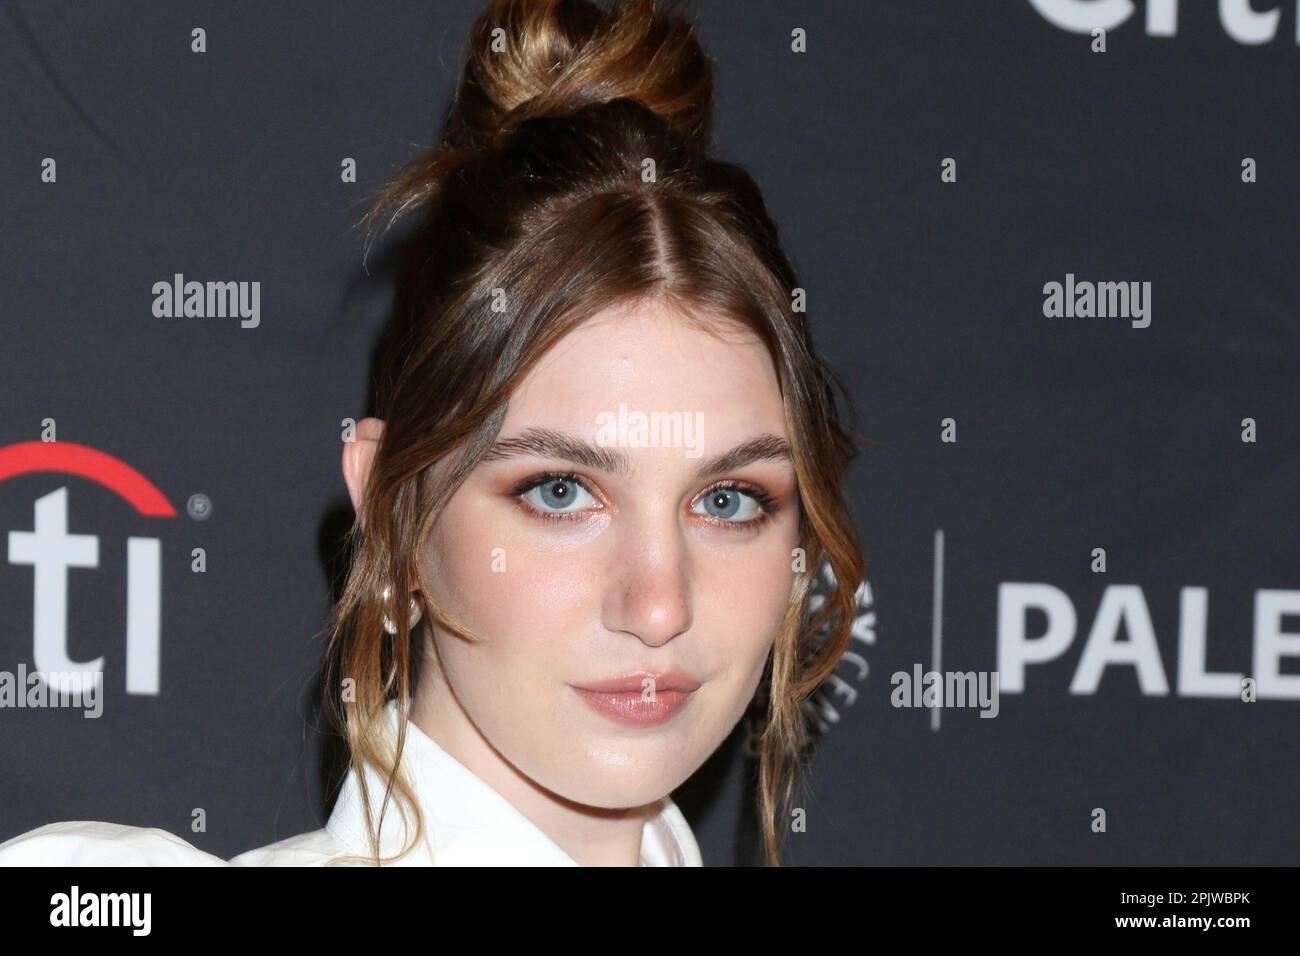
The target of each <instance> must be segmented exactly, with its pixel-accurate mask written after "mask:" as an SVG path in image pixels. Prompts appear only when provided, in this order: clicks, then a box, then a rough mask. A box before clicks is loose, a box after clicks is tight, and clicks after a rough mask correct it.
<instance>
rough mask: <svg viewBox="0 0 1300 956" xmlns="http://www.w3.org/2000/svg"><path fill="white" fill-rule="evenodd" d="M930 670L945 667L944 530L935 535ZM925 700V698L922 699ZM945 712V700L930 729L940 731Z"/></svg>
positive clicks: (936, 671) (934, 716)
mask: <svg viewBox="0 0 1300 956" xmlns="http://www.w3.org/2000/svg"><path fill="white" fill-rule="evenodd" d="M930 643H931V647H930V658H931V660H930V669H931V670H933V671H934V672H935V673H936V674H937V673H939V671H940V670H941V668H942V665H943V529H942V528H940V529H939V530H938V531H936V532H935V533H934V627H933V628H932V630H931V636H930ZM922 699H924V698H922ZM941 710H943V698H942V696H941V697H940V698H939V706H938V707H935V708H934V709H933V710H932V711H930V729H931V730H938V729H939V712H940V711H941Z"/></svg>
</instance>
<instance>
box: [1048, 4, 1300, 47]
mask: <svg viewBox="0 0 1300 956" xmlns="http://www.w3.org/2000/svg"><path fill="white" fill-rule="evenodd" d="M1029 3H1030V5H1031V6H1032V7H1033V8H1034V9H1035V10H1037V11H1038V13H1039V14H1040V15H1041V16H1042V17H1043V19H1044V20H1046V21H1047V22H1048V23H1050V24H1052V25H1053V26H1056V27H1060V28H1061V29H1062V30H1069V31H1070V32H1071V33H1089V34H1090V33H1092V31H1093V30H1113V29H1115V27H1117V26H1119V25H1120V24H1122V23H1124V22H1125V21H1126V20H1128V19H1129V17H1131V16H1133V14H1134V13H1135V12H1136V11H1137V4H1135V3H1133V2H1132V0H1029ZM1260 5H1261V6H1263V4H1260ZM1145 6H1146V33H1147V36H1152V37H1172V36H1177V35H1178V0H1147V2H1146V5H1145ZM1271 6H1272V9H1269V10H1254V9H1251V5H1250V2H1249V0H1219V23H1220V25H1221V26H1222V27H1223V32H1224V33H1226V34H1227V35H1228V36H1229V37H1231V38H1232V39H1233V40H1235V41H1237V42H1238V43H1244V44H1247V45H1249V46H1258V45H1260V44H1262V43H1271V42H1272V41H1273V40H1274V39H1276V37H1277V33H1278V25H1279V21H1280V20H1281V19H1282V11H1281V10H1280V9H1278V8H1279V7H1280V6H1281V4H1277V3H1274V4H1272V5H1271ZM1298 7H1300V3H1298V4H1296V5H1294V6H1293V9H1297V8H1298ZM1296 16H1297V25H1296V43H1297V44H1298V45H1300V9H1297V13H1296Z"/></svg>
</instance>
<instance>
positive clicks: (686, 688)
mask: <svg viewBox="0 0 1300 956" xmlns="http://www.w3.org/2000/svg"><path fill="white" fill-rule="evenodd" d="M699 687H700V682H699V681H697V680H695V679H694V678H693V677H691V675H690V674H687V673H685V672H684V671H680V670H672V671H668V672H667V673H662V674H656V673H654V672H653V671H637V672H635V673H632V674H625V675H623V676H621V677H615V678H612V679H610V680H604V681H596V682H593V683H589V684H583V685H581V686H578V685H573V689H574V690H576V691H577V692H578V696H579V697H581V698H582V699H583V700H584V701H585V702H586V704H587V706H589V707H590V708H591V709H592V710H594V711H595V712H596V713H598V714H601V715H603V716H605V717H608V718H610V719H611V720H614V721H617V722H618V723H621V724H626V725H629V726H633V727H653V726H655V725H656V724H662V723H663V722H664V721H666V720H667V719H668V718H669V717H671V716H672V715H673V714H675V713H676V712H677V711H678V709H680V708H681V707H682V705H683V704H685V703H686V702H687V701H688V700H689V699H690V696H691V694H693V693H694V692H695V691H696V690H698V689H699Z"/></svg>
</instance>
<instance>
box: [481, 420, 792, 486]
mask: <svg viewBox="0 0 1300 956" xmlns="http://www.w3.org/2000/svg"><path fill="white" fill-rule="evenodd" d="M521 455H536V456H538V457H539V458H559V459H562V460H564V461H571V462H575V463H576V464H579V465H583V466H584V467H587V468H591V469H594V470H595V471H603V472H606V473H607V474H611V475H618V476H619V477H627V475H629V474H631V472H632V462H631V459H629V458H628V456H627V455H626V454H625V453H624V452H621V451H614V450H613V449H610V448H606V447H603V446H601V445H593V444H592V443H591V442H589V441H587V440H586V439H585V438H579V437H578V436H577V435H571V434H569V433H568V432H560V431H555V430H554V429H550V428H529V429H526V430H525V431H523V432H520V433H519V434H518V435H516V436H515V437H513V438H503V439H499V440H497V441H496V442H494V443H493V445H492V447H491V448H489V449H488V450H487V453H486V454H484V456H483V458H482V459H481V460H482V461H484V462H488V461H503V460H505V459H507V458H516V457H519V456H521ZM791 460H792V459H791V454H790V443H789V442H788V441H786V440H785V439H784V438H780V437H778V436H776V435H772V434H765V435H758V436H756V437H754V438H750V439H748V440H746V441H743V442H741V443H740V444H739V445H737V446H736V447H734V448H732V449H729V450H728V451H724V452H722V453H721V454H719V455H715V456H713V457H712V458H706V459H704V460H703V461H701V462H700V464H699V467H698V468H697V469H696V471H695V474H696V477H698V478H707V477H709V476H710V475H716V474H718V473H720V472H724V471H732V470H734V469H736V468H742V467H744V466H745V465H748V464H750V463H752V462H756V461H791Z"/></svg>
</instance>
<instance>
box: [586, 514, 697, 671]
mask: <svg viewBox="0 0 1300 956" xmlns="http://www.w3.org/2000/svg"><path fill="white" fill-rule="evenodd" d="M620 530H621V532H623V533H622V534H621V536H620V538H619V540H618V544H617V547H616V551H617V553H616V554H613V555H611V556H610V565H609V568H608V571H609V575H608V578H607V579H606V581H605V589H606V590H605V600H604V607H603V614H604V624H605V627H606V628H608V629H609V630H610V631H622V632H626V633H629V634H634V635H636V636H637V637H638V638H639V639H640V640H641V641H643V642H644V643H646V644H648V645H650V646H652V647H658V646H659V645H661V644H664V643H667V642H668V641H670V640H672V639H673V638H674V637H676V636H677V635H678V634H681V633H682V632H684V631H686V630H688V629H689V628H690V626H691V616H692V615H691V596H690V567H689V564H690V555H689V552H688V550H687V542H686V540H685V537H684V535H683V533H682V529H681V528H680V527H679V526H678V524H677V522H676V521H675V520H674V521H657V522H655V524H654V525H653V526H651V525H650V524H649V523H648V522H646V521H640V522H638V523H637V524H636V525H635V526H629V527H625V528H623V529H620Z"/></svg>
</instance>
